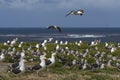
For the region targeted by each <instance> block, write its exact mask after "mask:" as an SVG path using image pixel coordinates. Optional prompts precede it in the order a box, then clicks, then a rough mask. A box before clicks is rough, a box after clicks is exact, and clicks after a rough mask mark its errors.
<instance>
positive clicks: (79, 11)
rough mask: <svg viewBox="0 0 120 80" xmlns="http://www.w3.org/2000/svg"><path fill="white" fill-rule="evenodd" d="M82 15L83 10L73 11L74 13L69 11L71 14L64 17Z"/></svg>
mask: <svg viewBox="0 0 120 80" xmlns="http://www.w3.org/2000/svg"><path fill="white" fill-rule="evenodd" d="M83 13H84V10H82V9H80V10H76V11H75V10H74V11H71V12H69V13H68V14H67V15H66V16H68V15H81V16H82V15H83Z"/></svg>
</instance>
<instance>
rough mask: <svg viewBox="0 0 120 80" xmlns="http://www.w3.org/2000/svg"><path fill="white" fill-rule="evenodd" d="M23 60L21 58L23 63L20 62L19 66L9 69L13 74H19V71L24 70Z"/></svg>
mask: <svg viewBox="0 0 120 80" xmlns="http://www.w3.org/2000/svg"><path fill="white" fill-rule="evenodd" d="M24 62H25V60H23V63H21V64H20V67H19V68H13V69H11V70H10V71H11V72H13V73H14V74H19V73H21V72H24V71H25V65H24Z"/></svg>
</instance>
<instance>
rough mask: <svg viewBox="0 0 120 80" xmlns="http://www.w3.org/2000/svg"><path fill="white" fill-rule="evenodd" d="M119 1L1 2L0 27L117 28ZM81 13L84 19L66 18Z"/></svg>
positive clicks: (119, 20)
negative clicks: (72, 12) (74, 12)
mask: <svg viewBox="0 0 120 80" xmlns="http://www.w3.org/2000/svg"><path fill="white" fill-rule="evenodd" d="M119 8H120V0H0V27H17V28H19V27H48V26H50V25H58V26H61V27H120V9H119ZM79 9H83V10H84V15H83V16H78V15H69V16H67V17H66V16H65V15H66V14H68V13H69V12H70V11H71V10H79Z"/></svg>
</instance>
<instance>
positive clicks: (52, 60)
mask: <svg viewBox="0 0 120 80" xmlns="http://www.w3.org/2000/svg"><path fill="white" fill-rule="evenodd" d="M55 55H56V53H52V55H51V58H48V60H46V65H52V64H54V63H55Z"/></svg>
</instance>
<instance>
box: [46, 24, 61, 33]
mask: <svg viewBox="0 0 120 80" xmlns="http://www.w3.org/2000/svg"><path fill="white" fill-rule="evenodd" d="M47 29H56V30H57V31H59V32H62V31H61V28H60V27H59V26H56V25H51V26H49V27H48V28H47Z"/></svg>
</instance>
